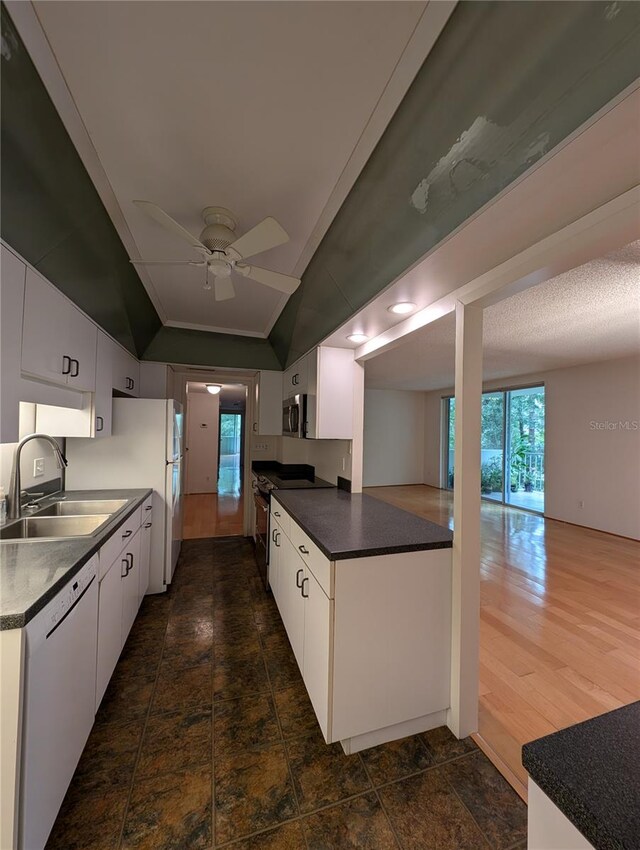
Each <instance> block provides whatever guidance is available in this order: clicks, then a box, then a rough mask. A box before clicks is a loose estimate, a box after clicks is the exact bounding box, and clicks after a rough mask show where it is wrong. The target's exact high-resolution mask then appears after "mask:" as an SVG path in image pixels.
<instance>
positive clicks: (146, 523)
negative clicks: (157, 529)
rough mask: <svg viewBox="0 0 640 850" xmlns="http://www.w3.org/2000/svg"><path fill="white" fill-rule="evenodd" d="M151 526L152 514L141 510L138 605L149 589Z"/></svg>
mask: <svg viewBox="0 0 640 850" xmlns="http://www.w3.org/2000/svg"><path fill="white" fill-rule="evenodd" d="M152 527H153V516H152V514H151V512H149V513H148V514H145V513H144V508H143V512H142V528H141V529H140V569H139V571H138V572H139V576H138V605H140V604H141V603H142V600H143V599H144V595H145V593H146V592H147V590H148V589H149V570H150V568H151V528H152Z"/></svg>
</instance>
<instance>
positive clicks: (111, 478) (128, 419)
mask: <svg viewBox="0 0 640 850" xmlns="http://www.w3.org/2000/svg"><path fill="white" fill-rule="evenodd" d="M183 418H184V417H183V412H182V405H181V404H179V403H178V402H177V401H174V400H173V399H155V398H114V399H113V420H112V425H111V436H110V437H101V438H99V439H93V440H90V439H79V438H75V439H71V438H70V439H68V440H67V444H66V456H67V460H68V462H69V466H68V467H67V470H66V484H65V486H66V489H67V490H99V489H122V488H125V489H127V488H138V487H149V488H151V489H153V528H152V535H151V571H150V577H149V590H148V592H149V593H162V592H163V591H165V590H166V589H167V586H168V585H169V584H171V579H172V578H173V571H174V570H175V567H176V562H177V560H178V555H179V554H180V546H181V544H182V455H183Z"/></svg>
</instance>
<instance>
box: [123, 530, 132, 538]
mask: <svg viewBox="0 0 640 850" xmlns="http://www.w3.org/2000/svg"><path fill="white" fill-rule="evenodd" d="M132 534H133V531H132V530H131V529H130V528H129V529H128V530H127V531H125V533H124V534H123V535H122V539H123V540H126V539H127V537H131V535H132Z"/></svg>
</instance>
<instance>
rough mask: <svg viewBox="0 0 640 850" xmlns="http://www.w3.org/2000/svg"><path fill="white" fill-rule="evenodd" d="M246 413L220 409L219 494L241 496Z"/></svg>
mask: <svg viewBox="0 0 640 850" xmlns="http://www.w3.org/2000/svg"><path fill="white" fill-rule="evenodd" d="M243 425H244V414H243V413H237V412H229V411H223V410H221V411H220V427H219V432H218V433H219V448H218V496H221V497H222V496H232V497H235V498H239V496H240V494H241V492H242V472H243V469H244V457H243V454H244V452H243V448H244V428H243Z"/></svg>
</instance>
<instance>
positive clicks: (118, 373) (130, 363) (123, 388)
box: [113, 345, 140, 398]
mask: <svg viewBox="0 0 640 850" xmlns="http://www.w3.org/2000/svg"><path fill="white" fill-rule="evenodd" d="M114 349H116V350H117V352H116V353H114V363H113V389H114V390H117V391H118V392H121V393H125V394H126V395H128V396H135V397H136V398H137V397H138V396H139V395H140V364H139V363H138V361H137V360H136V359H135V357H132V356H131V354H129V353H128V352H127V351H125V350H124V349H123V348H120V347H119V346H117V345H116V346H114Z"/></svg>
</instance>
